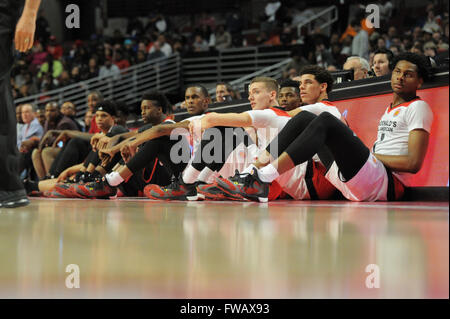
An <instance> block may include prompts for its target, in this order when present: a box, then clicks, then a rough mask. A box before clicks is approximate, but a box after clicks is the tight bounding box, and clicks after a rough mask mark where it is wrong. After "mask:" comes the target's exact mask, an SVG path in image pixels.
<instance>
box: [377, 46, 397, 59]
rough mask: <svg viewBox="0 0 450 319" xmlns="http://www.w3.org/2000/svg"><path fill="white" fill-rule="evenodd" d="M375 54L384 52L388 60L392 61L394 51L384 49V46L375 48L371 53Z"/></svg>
mask: <svg viewBox="0 0 450 319" xmlns="http://www.w3.org/2000/svg"><path fill="white" fill-rule="evenodd" d="M377 54H386V56H387V58H388V60H389V62H391V61H392V58H393V57H394V53H392V51H391V50H389V49H385V48H381V49H377V50H375V52H374V53H373V55H374V56H375V55H377Z"/></svg>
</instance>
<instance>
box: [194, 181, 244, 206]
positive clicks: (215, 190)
mask: <svg viewBox="0 0 450 319" xmlns="http://www.w3.org/2000/svg"><path fill="white" fill-rule="evenodd" d="M197 192H198V193H199V194H202V195H203V196H205V199H206V200H235V201H247V199H246V198H245V197H243V196H242V195H230V194H228V193H226V192H224V191H223V190H221V189H220V188H219V187H218V186H217V182H214V183H211V184H203V183H202V184H198V185H197Z"/></svg>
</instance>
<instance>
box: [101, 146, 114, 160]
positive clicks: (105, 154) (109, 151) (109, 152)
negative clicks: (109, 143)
mask: <svg viewBox="0 0 450 319" xmlns="http://www.w3.org/2000/svg"><path fill="white" fill-rule="evenodd" d="M116 153H117V151H116V150H115V149H113V148H104V149H102V150H99V151H98V156H99V157H100V159H101V160H102V161H103V160H106V159H108V158H109V159H111V158H113V157H114V155H116Z"/></svg>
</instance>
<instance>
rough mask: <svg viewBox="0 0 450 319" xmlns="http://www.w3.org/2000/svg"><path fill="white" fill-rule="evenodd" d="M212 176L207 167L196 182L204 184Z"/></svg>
mask: <svg viewBox="0 0 450 319" xmlns="http://www.w3.org/2000/svg"><path fill="white" fill-rule="evenodd" d="M212 174H214V171H213V170H211V169H210V168H209V167H205V168H204V169H203V170H202V171H201V172H200V174H199V175H198V177H197V180H198V181H200V182H206V181H208V178H209V177H210V176H211V175H212Z"/></svg>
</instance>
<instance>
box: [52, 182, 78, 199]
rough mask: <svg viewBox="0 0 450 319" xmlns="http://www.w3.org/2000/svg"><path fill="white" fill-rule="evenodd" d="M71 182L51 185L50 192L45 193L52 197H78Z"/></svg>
mask: <svg viewBox="0 0 450 319" xmlns="http://www.w3.org/2000/svg"><path fill="white" fill-rule="evenodd" d="M75 185H77V184H73V183H58V184H56V185H55V187H53V189H52V190H51V192H50V193H47V195H48V196H49V197H52V198H79V196H78V194H77V193H76V191H75V189H74V186H75Z"/></svg>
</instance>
